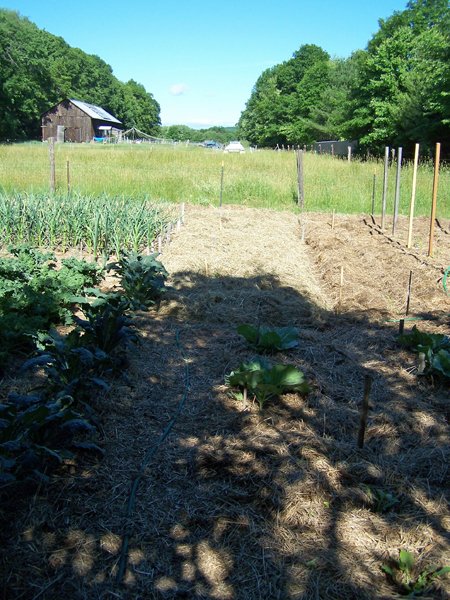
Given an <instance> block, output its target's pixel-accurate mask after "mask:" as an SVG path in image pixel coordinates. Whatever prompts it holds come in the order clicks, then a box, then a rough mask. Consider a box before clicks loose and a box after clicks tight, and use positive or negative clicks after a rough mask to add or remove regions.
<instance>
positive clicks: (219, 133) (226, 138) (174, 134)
mask: <svg viewBox="0 0 450 600" xmlns="http://www.w3.org/2000/svg"><path fill="white" fill-rule="evenodd" d="M236 132H237V127H222V126H220V125H216V126H214V127H208V128H207V129H193V128H192V127H188V126H187V125H168V126H164V127H161V135H162V137H165V138H168V139H169V140H179V141H187V140H189V141H191V142H204V141H205V140H214V141H215V142H219V143H220V144H227V143H228V142H231V140H234V139H235V138H236V135H237V133H236Z"/></svg>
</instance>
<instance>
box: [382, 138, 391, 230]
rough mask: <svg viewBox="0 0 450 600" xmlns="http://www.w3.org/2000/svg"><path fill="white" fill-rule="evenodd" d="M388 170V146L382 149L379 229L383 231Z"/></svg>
mask: <svg viewBox="0 0 450 600" xmlns="http://www.w3.org/2000/svg"><path fill="white" fill-rule="evenodd" d="M388 169H389V146H386V148H385V149H384V177H383V199H382V203H381V204H382V206H381V229H384V219H385V216H386V197H387V188H388Z"/></svg>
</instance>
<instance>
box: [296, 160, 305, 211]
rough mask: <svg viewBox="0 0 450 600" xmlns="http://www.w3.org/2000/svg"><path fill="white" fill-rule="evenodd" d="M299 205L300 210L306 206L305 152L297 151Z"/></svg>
mask: <svg viewBox="0 0 450 600" xmlns="http://www.w3.org/2000/svg"><path fill="white" fill-rule="evenodd" d="M297 190H298V196H297V198H298V200H297V204H298V206H300V208H304V206H305V191H304V188H303V150H297Z"/></svg>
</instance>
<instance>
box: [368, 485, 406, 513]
mask: <svg viewBox="0 0 450 600" xmlns="http://www.w3.org/2000/svg"><path fill="white" fill-rule="evenodd" d="M364 490H365V492H366V495H367V497H368V499H369V507H370V509H371V510H373V511H374V512H377V513H385V512H387V511H388V510H390V509H391V508H393V507H394V506H395V505H396V504H398V503H399V502H400V500H399V499H398V498H397V497H396V496H395V495H394V494H392V493H391V492H387V491H385V490H383V489H381V488H377V487H370V486H368V485H367V486H365V487H364Z"/></svg>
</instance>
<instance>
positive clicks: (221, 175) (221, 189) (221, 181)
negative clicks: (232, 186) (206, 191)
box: [219, 161, 224, 206]
mask: <svg viewBox="0 0 450 600" xmlns="http://www.w3.org/2000/svg"><path fill="white" fill-rule="evenodd" d="M223 170H224V163H223V161H222V169H221V171H220V196H219V206H222V196H223Z"/></svg>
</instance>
